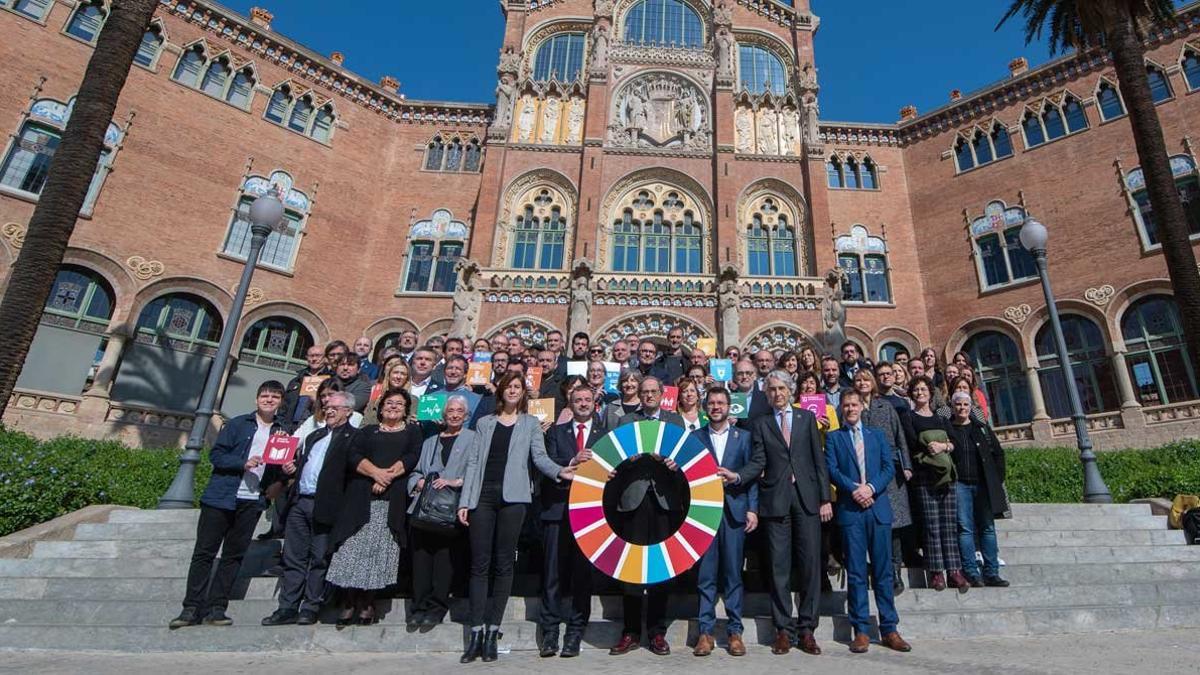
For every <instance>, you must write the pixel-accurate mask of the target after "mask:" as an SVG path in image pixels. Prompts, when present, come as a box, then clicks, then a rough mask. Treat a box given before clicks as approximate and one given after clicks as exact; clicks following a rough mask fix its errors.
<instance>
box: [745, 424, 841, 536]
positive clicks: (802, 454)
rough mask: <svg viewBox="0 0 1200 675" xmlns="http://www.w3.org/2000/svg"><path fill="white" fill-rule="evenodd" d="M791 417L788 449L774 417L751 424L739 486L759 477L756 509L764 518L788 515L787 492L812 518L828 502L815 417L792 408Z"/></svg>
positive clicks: (824, 469)
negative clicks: (748, 444) (793, 479)
mask: <svg viewBox="0 0 1200 675" xmlns="http://www.w3.org/2000/svg"><path fill="white" fill-rule="evenodd" d="M792 414H793V416H792V439H791V444H790V447H789V445H786V444H784V440H783V433H782V432H781V431H780V429H779V424H778V423H777V422H776V421H775V415H763V416H761V417H759V418H758V419H756V420H754V422H753V423H752V431H751V436H750V461H749V462H747V463H746V464H745V465H743V466H742V468H741V469H740V470H739V471H738V475H739V476H740V477H741V479H742V482H743V483H749V482H750V481H752V480H754V479H755V478H758V477H759V476H760V475H761V476H762V478H761V479H759V483H758V509H759V515H760V516H763V517H765V518H778V517H783V516H786V515H788V511H789V508H790V504H791V495H790V494H789V492H788V491H789V490H795V491H796V492H797V493H798V494H799V497H800V506H801V507H802V508H803V509H804V511H805V512H806V513H808V514H809V515H816V514H817V513H818V511H819V510H820V508H821V504H822V503H824V502H828V501H830V490H829V468H828V467H827V466H826V465H825V447H824V444H823V443H822V442H821V434H820V432H819V431H818V430H817V417H816V415H813V414H812V413H810V412H809V411H807V410H804V409H801V408H792ZM792 476H795V478H796V482H795V483H792Z"/></svg>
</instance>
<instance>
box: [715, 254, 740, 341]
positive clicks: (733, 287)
mask: <svg viewBox="0 0 1200 675" xmlns="http://www.w3.org/2000/svg"><path fill="white" fill-rule="evenodd" d="M720 279H721V283H720V285H719V286H718V287H717V307H718V308H719V310H720V313H721V346H722V347H724V348H728V347H731V346H734V345H736V344H738V340H740V339H741V330H742V328H741V314H740V311H741V310H740V307H741V304H742V293H741V289H740V288H738V272H737V268H736V267H734V266H733V265H726V266H725V267H723V268H721V277H720Z"/></svg>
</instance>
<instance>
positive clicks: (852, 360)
mask: <svg viewBox="0 0 1200 675" xmlns="http://www.w3.org/2000/svg"><path fill="white" fill-rule="evenodd" d="M864 368H865V369H867V370H870V369H871V364H870V363H868V362H867V361H866V360H865V359H863V358H862V355H860V354H859V353H858V345H856V344H854V343H853V342H850V341H849V340H847V341H846V342H843V343H842V363H841V369H842V376H841V384H842V388H843V389H851V388H853V387H854V376H855V375H857V374H858V371H860V370H863V369H864Z"/></svg>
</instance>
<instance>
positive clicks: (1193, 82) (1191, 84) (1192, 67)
mask: <svg viewBox="0 0 1200 675" xmlns="http://www.w3.org/2000/svg"><path fill="white" fill-rule="evenodd" d="M1183 79H1185V80H1187V86H1188V90H1189V91H1194V90H1196V89H1200V54H1198V53H1197V52H1194V51H1192V50H1190V49H1189V50H1188V51H1186V52H1184V54H1183Z"/></svg>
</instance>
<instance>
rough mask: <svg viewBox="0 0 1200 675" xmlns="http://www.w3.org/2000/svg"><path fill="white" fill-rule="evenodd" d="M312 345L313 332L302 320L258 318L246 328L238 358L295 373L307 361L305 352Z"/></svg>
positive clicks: (280, 317) (246, 362)
mask: <svg viewBox="0 0 1200 675" xmlns="http://www.w3.org/2000/svg"><path fill="white" fill-rule="evenodd" d="M311 346H313V339H312V335H311V334H310V333H309V332H308V329H306V328H305V327H304V326H303V325H301V324H300V322H299V321H296V320H295V319H292V318H288V317H285V316H273V317H269V318H266V319H260V320H259V321H256V322H255V323H254V325H253V326H251V327H250V329H249V330H247V331H246V335H245V337H243V338H242V351H241V353H240V355H239V357H238V359H239V361H241V362H242V363H244V364H251V365H255V366H259V367H260V368H269V369H272V370H278V371H280V372H285V373H291V372H293V371H295V370H296V369H297V368H303V367H304V366H305V365H307V364H306V362H305V360H304V354H305V352H307V351H308V348H309V347H311Z"/></svg>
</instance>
